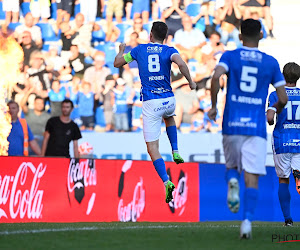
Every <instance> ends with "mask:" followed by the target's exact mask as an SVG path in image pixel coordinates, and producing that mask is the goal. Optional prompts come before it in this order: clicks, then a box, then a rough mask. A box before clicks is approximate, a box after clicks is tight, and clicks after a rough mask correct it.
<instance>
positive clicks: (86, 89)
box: [78, 82, 98, 130]
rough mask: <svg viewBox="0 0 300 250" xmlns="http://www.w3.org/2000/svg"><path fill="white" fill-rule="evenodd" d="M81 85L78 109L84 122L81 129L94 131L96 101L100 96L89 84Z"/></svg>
mask: <svg viewBox="0 0 300 250" xmlns="http://www.w3.org/2000/svg"><path fill="white" fill-rule="evenodd" d="M81 85H82V86H81V91H79V93H78V108H79V115H80V119H81V121H82V125H81V127H80V129H81V130H86V129H87V130H93V129H94V125H95V120H94V102H95V99H98V96H97V95H95V94H94V92H93V91H92V86H91V84H90V83H89V82H83V83H82V84H81Z"/></svg>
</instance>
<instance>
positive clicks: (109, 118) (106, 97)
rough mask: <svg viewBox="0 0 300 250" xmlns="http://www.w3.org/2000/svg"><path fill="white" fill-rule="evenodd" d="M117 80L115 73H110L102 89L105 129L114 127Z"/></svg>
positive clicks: (101, 99) (101, 98) (108, 129)
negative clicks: (114, 90)
mask: <svg viewBox="0 0 300 250" xmlns="http://www.w3.org/2000/svg"><path fill="white" fill-rule="evenodd" d="M115 84H116V81H115V79H114V77H113V75H108V76H106V78H105V85H104V87H103V88H102V90H101V94H100V101H101V102H102V103H103V111H104V119H105V131H106V132H108V131H111V130H112V128H113V105H114V103H113V99H114V97H113V96H114V92H113V89H114V87H115Z"/></svg>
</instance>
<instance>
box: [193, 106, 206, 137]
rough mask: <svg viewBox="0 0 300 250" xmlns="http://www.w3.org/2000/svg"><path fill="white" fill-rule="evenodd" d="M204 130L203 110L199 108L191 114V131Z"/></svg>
mask: <svg viewBox="0 0 300 250" xmlns="http://www.w3.org/2000/svg"><path fill="white" fill-rule="evenodd" d="M200 131H201V132H204V131H205V120H204V112H203V110H202V109H201V108H199V109H198V110H197V111H196V113H195V114H194V115H193V116H192V124H191V132H200Z"/></svg>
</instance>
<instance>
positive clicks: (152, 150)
mask: <svg viewBox="0 0 300 250" xmlns="http://www.w3.org/2000/svg"><path fill="white" fill-rule="evenodd" d="M167 32H168V26H167V25H166V24H165V23H164V22H159V21H157V22H154V23H153V26H152V29H151V32H150V41H151V42H150V43H148V44H140V45H138V46H137V47H135V48H134V49H133V50H132V51H130V52H129V53H127V54H125V55H124V56H123V54H124V49H125V46H126V45H125V44H124V43H122V44H120V51H119V53H118V55H117V56H116V58H115V62H114V66H115V67H121V66H123V65H124V64H126V63H130V62H132V61H133V60H136V61H137V63H138V69H139V74H140V78H141V82H142V88H141V101H143V106H142V114H143V134H144V139H145V141H146V144H147V151H148V153H149V155H150V157H151V160H152V162H153V165H154V167H155V170H156V171H157V173H158V175H159V177H160V178H161V179H162V181H163V182H164V185H165V187H166V203H169V202H170V201H172V199H173V195H172V192H173V190H174V189H175V186H174V184H173V183H172V182H171V181H170V180H169V176H168V175H167V172H166V166H165V162H164V160H163V159H162V157H161V155H160V153H159V136H160V133H161V132H160V131H161V122H162V118H163V119H164V121H165V124H166V130H167V135H168V138H169V140H170V143H171V147H172V154H173V160H174V161H175V162H176V163H177V164H179V163H183V162H184V161H183V159H182V158H181V156H180V155H179V152H178V145H177V129H176V124H175V120H174V117H173V116H174V115H175V106H176V101H175V97H174V94H173V92H172V88H171V84H170V72H171V64H172V62H174V63H176V64H177V65H178V66H179V69H180V71H181V73H182V74H183V75H184V76H185V78H186V79H187V81H188V83H189V86H190V88H191V89H195V88H196V84H195V83H194V82H193V80H192V79H191V76H190V72H189V69H188V67H187V65H186V63H185V62H184V61H183V60H182V58H181V57H180V55H179V53H178V51H177V50H176V49H175V48H173V47H169V46H167V45H163V42H164V40H165V38H166V35H167Z"/></svg>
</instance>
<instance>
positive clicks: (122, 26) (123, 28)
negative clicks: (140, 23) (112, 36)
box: [116, 23, 132, 43]
mask: <svg viewBox="0 0 300 250" xmlns="http://www.w3.org/2000/svg"><path fill="white" fill-rule="evenodd" d="M116 26H117V28H118V29H119V30H120V36H119V38H118V40H117V42H120V43H123V42H124V36H125V32H126V30H127V29H129V28H131V27H132V25H130V24H127V23H118V24H117V25H116Z"/></svg>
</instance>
